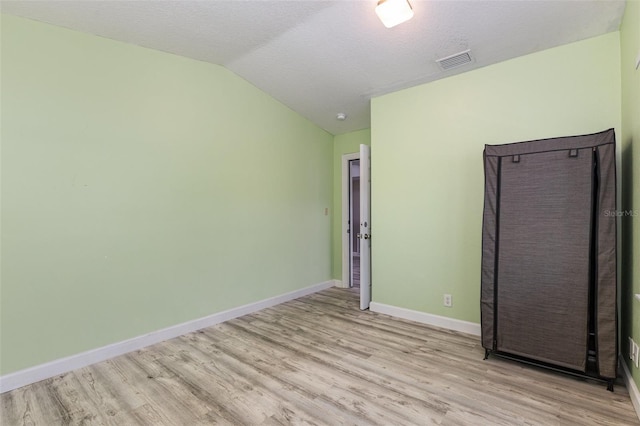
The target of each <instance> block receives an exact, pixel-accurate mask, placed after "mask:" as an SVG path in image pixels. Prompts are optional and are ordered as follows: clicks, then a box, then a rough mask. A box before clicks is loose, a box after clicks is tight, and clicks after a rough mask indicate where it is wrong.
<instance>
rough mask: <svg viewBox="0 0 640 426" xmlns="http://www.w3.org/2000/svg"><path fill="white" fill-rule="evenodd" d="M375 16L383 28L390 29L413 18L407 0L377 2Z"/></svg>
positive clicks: (380, 0)
mask: <svg viewBox="0 0 640 426" xmlns="http://www.w3.org/2000/svg"><path fill="white" fill-rule="evenodd" d="M376 14H377V15H378V18H380V20H381V21H382V23H383V24H384V26H385V27H387V28H391V27H395V26H396V25H398V24H402V23H403V22H405V21H408V20H409V19H411V18H413V9H412V8H411V4H409V0H379V1H378V5H377V6H376Z"/></svg>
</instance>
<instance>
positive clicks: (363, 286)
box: [359, 145, 371, 309]
mask: <svg viewBox="0 0 640 426" xmlns="http://www.w3.org/2000/svg"><path fill="white" fill-rule="evenodd" d="M359 238H360V309H369V303H371V148H370V147H369V146H368V145H360V234H359Z"/></svg>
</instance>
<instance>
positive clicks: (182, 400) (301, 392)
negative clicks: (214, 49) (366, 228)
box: [0, 288, 640, 425]
mask: <svg viewBox="0 0 640 426" xmlns="http://www.w3.org/2000/svg"><path fill="white" fill-rule="evenodd" d="M483 355H484V351H483V349H482V348H481V346H480V342H479V338H477V337H474V336H468V335H465V334H461V333H456V332H452V331H447V330H442V329H437V328H432V327H428V326H424V325H421V324H416V323H412V322H409V321H404V320H398V319H394V318H391V317H388V316H385V315H381V314H376V313H372V312H369V311H364V312H363V311H360V310H359V309H358V296H357V294H356V293H355V292H354V291H353V290H351V291H350V290H347V289H337V288H332V289H329V290H325V291H322V292H320V293H316V294H313V295H311V296H307V297H304V298H301V299H297V300H294V301H291V302H287V303H284V304H282V305H279V306H276V307H273V308H270V309H265V310H263V311H260V312H258V313H255V314H252V315H247V316H244V317H241V318H238V319H235V320H232V321H229V322H227V323H224V324H219V325H217V326H214V327H210V328H207V329H204V330H201V331H199V332H196V333H191V334H188V335H185V336H182V337H179V338H176V339H172V340H169V341H166V342H163V343H160V344H157V345H154V346H151V347H149V348H146V349H144V350H140V351H137V352H134V353H131V354H127V355H124V356H120V357H117V358H114V359H111V360H109V361H105V362H102V363H99V364H95V365H93V366H90V367H87V368H83V369H80V370H77V371H74V372H71V373H68V374H64V375H62V376H59V377H55V378H53V379H48V380H44V381H42V382H39V383H35V384H33V385H29V386H26V387H24V388H20V389H16V390H15V391H12V392H8V393H5V394H3V395H2V396H1V397H0V399H1V403H2V413H1V417H0V420H1V424H2V425H59V424H64V425H66V424H73V425H80V424H82V425H85V424H86V425H218V424H220V425H288V424H306V425H341V424H349V425H432V424H437V425H640V421H639V420H638V418H637V417H636V414H635V412H634V410H633V407H632V405H631V401H630V399H629V395H628V393H627V391H626V389H625V388H624V386H623V385H622V384H617V386H616V389H615V393H611V392H607V391H606V390H605V386H604V385H603V384H601V383H594V382H589V381H584V380H581V379H576V378H572V377H568V376H565V375H561V374H557V373H552V372H548V371H544V370H541V369H537V368H534V367H529V366H524V365H522V364H518V363H515V362H511V361H506V360H500V359H494V358H490V359H488V360H486V361H483V360H482V358H483Z"/></svg>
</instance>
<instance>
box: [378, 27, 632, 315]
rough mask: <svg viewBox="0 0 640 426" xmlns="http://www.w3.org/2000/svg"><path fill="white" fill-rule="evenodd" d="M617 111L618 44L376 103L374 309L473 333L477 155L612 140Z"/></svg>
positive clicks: (541, 58) (557, 54)
mask: <svg viewBox="0 0 640 426" xmlns="http://www.w3.org/2000/svg"><path fill="white" fill-rule="evenodd" d="M620 108H621V107H620V45H619V35H618V33H610V34H607V35H603V36H600V37H597V38H592V39H588V40H584V41H580V42H577V43H573V44H569V45H565V46H562V47H557V48H554V49H549V50H546V51H542V52H538V53H535V54H531V55H527V56H524V57H520V58H516V59H513V60H509V61H506V62H502V63H499V64H495V65H492V66H488V67H485V68H481V69H478V70H474V71H471V72H467V73H464V74H460V75H457V76H454V77H450V78H446V79H443V80H439V81H436V82H432V83H429V84H425V85H421V86H418V87H414V88H411V89H407V90H403V91H400V92H396V93H392V94H389V95H385V96H382V97H379V98H375V99H373V100H372V126H371V132H372V134H371V139H372V140H371V150H372V158H373V160H372V191H373V193H372V218H371V223H372V226H373V227H374V228H375V240H374V243H373V246H372V255H373V261H372V267H373V271H372V282H373V300H374V301H376V302H379V303H384V304H389V305H395V306H399V307H403V308H408V309H413V310H417V311H422V312H427V313H431V314H436V315H443V316H447V317H451V318H457V319H460V320H466V321H472V322H476V323H478V322H479V321H480V309H479V305H480V302H479V294H480V257H481V228H482V208H483V192H484V183H483V165H482V164H483V163H482V151H483V148H484V144H501V143H509V142H514V141H522V140H530V139H537V138H545V137H554V136H561V135H574V134H582V133H591V132H597V131H601V130H605V129H607V128H611V127H615V128H616V132H617V134H619V133H620ZM444 293H450V294H452V295H453V307H452V308H445V307H443V303H442V298H443V294H444Z"/></svg>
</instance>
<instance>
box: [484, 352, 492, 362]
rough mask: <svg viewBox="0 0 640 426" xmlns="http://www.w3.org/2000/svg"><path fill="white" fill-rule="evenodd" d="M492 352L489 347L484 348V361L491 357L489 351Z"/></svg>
mask: <svg viewBox="0 0 640 426" xmlns="http://www.w3.org/2000/svg"><path fill="white" fill-rule="evenodd" d="M490 352H491V351H490V350H489V349H485V350H484V358H483V361H484V360H485V359H487V358H489V353H490Z"/></svg>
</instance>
